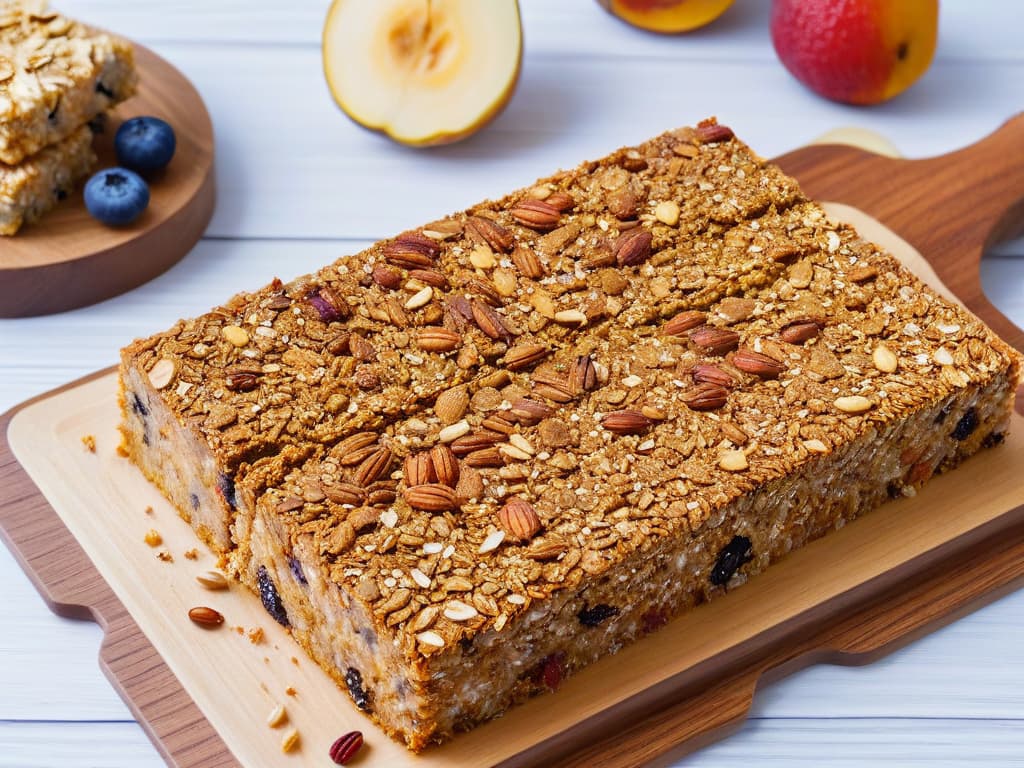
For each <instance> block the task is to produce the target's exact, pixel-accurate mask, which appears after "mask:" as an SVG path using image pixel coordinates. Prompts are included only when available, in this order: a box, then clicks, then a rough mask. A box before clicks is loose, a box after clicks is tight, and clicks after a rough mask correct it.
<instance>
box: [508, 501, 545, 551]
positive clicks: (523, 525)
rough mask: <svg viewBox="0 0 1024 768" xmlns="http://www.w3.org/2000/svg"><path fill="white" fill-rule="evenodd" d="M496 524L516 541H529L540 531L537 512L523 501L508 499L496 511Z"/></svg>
mask: <svg viewBox="0 0 1024 768" xmlns="http://www.w3.org/2000/svg"><path fill="white" fill-rule="evenodd" d="M498 524H499V525H501V527H502V528H504V529H505V532H506V533H508V535H509V537H510V538H512V539H514V540H518V541H529V540H530V539H532V538H533V537H534V536H536V535H537V533H538V531H540V529H541V523H540V518H539V517H538V516H537V510H535V509H534V508H533V505H532V504H530V502H528V501H524V500H523V499H510V500H509V501H508V502H506V503H505V506H503V507H502V508H501V509H500V510H499V511H498Z"/></svg>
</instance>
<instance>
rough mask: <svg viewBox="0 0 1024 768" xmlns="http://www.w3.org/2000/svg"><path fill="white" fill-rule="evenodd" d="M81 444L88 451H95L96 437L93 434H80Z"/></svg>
mask: <svg viewBox="0 0 1024 768" xmlns="http://www.w3.org/2000/svg"><path fill="white" fill-rule="evenodd" d="M82 445H83V446H85V450H87V451H88V452H89V453H96V438H95V437H94V436H93V435H82Z"/></svg>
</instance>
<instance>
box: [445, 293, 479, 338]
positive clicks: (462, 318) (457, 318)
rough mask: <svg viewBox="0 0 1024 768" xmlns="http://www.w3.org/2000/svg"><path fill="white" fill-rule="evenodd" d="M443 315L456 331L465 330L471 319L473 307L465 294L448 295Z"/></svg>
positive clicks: (472, 322)
mask: <svg viewBox="0 0 1024 768" xmlns="http://www.w3.org/2000/svg"><path fill="white" fill-rule="evenodd" d="M444 313H445V316H446V317H448V318H449V320H450V322H451V324H452V325H454V326H455V329H456V330H458V331H465V330H466V329H467V328H469V327H470V326H471V325H473V324H474V321H473V307H472V306H471V305H470V303H469V299H467V298H466V297H465V296H450V297H448V299H447V300H446V301H445V308H444Z"/></svg>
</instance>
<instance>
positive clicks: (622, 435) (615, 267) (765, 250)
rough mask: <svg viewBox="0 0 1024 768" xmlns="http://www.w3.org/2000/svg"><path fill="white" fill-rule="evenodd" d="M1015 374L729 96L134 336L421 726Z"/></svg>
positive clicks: (136, 400)
mask: <svg viewBox="0 0 1024 768" xmlns="http://www.w3.org/2000/svg"><path fill="white" fill-rule="evenodd" d="M1018 378H1019V356H1018V355H1017V354H1016V353H1015V352H1014V351H1013V350H1011V349H1010V348H1009V347H1008V346H1007V345H1005V344H1004V343H1003V342H1001V341H1000V340H999V339H998V338H996V337H995V336H994V335H993V334H992V333H991V331H989V330H988V329H987V328H986V327H985V326H984V324H982V323H981V322H980V321H979V320H978V319H977V318H975V317H974V316H973V315H971V314H970V313H969V312H967V311H965V310H964V309H962V308H961V307H959V306H956V305H954V304H951V303H949V302H947V301H946V300H944V299H942V298H941V297H940V296H938V295H937V294H935V293H934V292H933V291H931V290H930V289H929V288H928V287H926V286H925V285H923V284H922V283H921V282H920V281H919V280H917V279H916V278H915V277H914V276H913V275H911V274H910V273H908V272H907V270H906V269H905V268H903V267H902V266H901V265H900V264H899V263H898V262H897V261H896V260H895V259H893V258H892V257H891V256H889V255H888V254H886V253H884V252H882V251H881V250H880V249H878V248H877V247H876V246H874V245H872V244H870V243H867V242H865V241H863V240H862V239H861V238H860V237H859V236H858V235H857V233H856V232H855V231H854V230H853V229H851V228H850V227H848V226H844V225H842V224H838V223H836V222H833V221H830V220H829V218H828V217H827V216H826V215H825V213H824V212H823V211H822V210H821V208H820V207H819V206H818V205H817V204H815V203H813V202H811V201H808V200H807V199H806V198H805V197H804V196H803V195H802V194H801V192H800V190H799V188H798V187H797V185H796V183H795V182H794V181H793V180H792V179H789V178H788V177H786V176H785V175H784V174H782V173H781V172H780V171H779V170H778V169H777V168H775V167H774V166H772V165H771V164H769V163H766V162H765V161H763V160H762V159H760V158H759V157H757V156H756V155H755V154H754V153H752V152H751V151H750V150H749V149H748V148H747V147H746V146H745V145H744V144H743V143H742V142H740V141H739V140H738V139H736V138H735V137H734V136H733V134H732V131H731V130H729V129H728V128H726V127H725V126H721V125H719V124H717V123H716V122H715V121H713V120H711V121H705V122H704V123H701V124H700V125H698V126H697V127H696V128H683V129H680V130H677V131H672V132H670V133H667V134H664V135H662V136H659V137H657V138H655V139H652V140H651V141H649V142H645V143H644V144H642V145H640V146H638V147H634V148H627V149H622V150H619V151H617V152H614V153H612V154H611V155H609V156H608V157H606V158H603V159H602V160H599V161H595V162H589V163H584V164H583V165H581V166H580V167H578V168H576V169H574V170H571V171H563V172H560V173H557V174H555V175H553V176H550V177H548V178H546V179H542V180H540V181H538V182H537V183H536V184H535V185H533V186H532V187H530V188H528V189H523V190H519V191H517V192H515V193H513V194H511V195H509V196H507V197H505V198H503V199H501V200H498V201H486V202H484V203H482V204H480V205H478V206H475V207H473V208H471V209H469V210H467V211H465V212H462V213H459V214H455V215H453V216H450V217H447V218H445V219H442V220H440V221H437V222H434V223H432V224H429V225H426V226H424V227H422V228H420V229H417V230H415V231H413V232H407V233H403V234H402V235H399V236H398V237H396V238H393V239H391V240H387V241H383V242H381V243H378V244H376V245H374V246H372V247H370V248H369V249H367V250H366V251H363V252H361V253H359V254H355V255H353V256H349V257H346V258H343V259H340V260H338V261H337V262H335V263H334V264H332V265H329V266H328V267H325V268H324V269H323V270H321V271H319V272H317V273H316V274H314V275H307V276H304V277H301V278H298V279H296V280H293V281H292V282H290V283H287V284H286V283H281V282H280V281H275V282H274V283H273V284H271V285H270V286H267V287H266V288H264V289H261V290H260V291H257V292H256V293H252V294H240V295H238V296H236V297H235V298H234V299H232V300H231V301H230V302H229V303H228V304H226V305H225V306H224V307H220V308H218V309H216V310H214V311H213V312H211V313H209V314H207V315H204V316H202V317H200V318H196V319H194V320H187V321H181V322H180V323H179V324H177V325H176V326H175V327H174V328H172V329H171V330H170V331H168V332H166V333H163V334H158V335H156V336H154V337H151V338H149V339H146V340H140V341H137V342H135V343H134V344H133V345H132V346H130V347H128V348H127V349H126V350H125V351H124V353H123V358H122V388H123V390H122V399H123V404H124V411H125V422H124V426H123V432H124V435H125V447H126V450H127V452H128V454H129V455H130V457H131V458H132V459H133V460H134V461H136V463H138V464H139V465H140V466H141V467H142V468H143V470H144V471H145V472H146V474H147V475H148V476H149V477H150V478H151V479H153V480H154V481H156V482H157V483H158V484H159V485H160V487H161V488H162V489H163V490H164V492H165V493H166V494H167V495H168V496H169V497H170V498H171V499H172V501H174V502H175V504H176V505H177V506H178V507H179V509H181V511H182V513H183V515H185V516H186V518H187V519H190V520H192V521H193V525H194V526H195V527H196V528H197V530H199V532H200V534H201V535H203V536H204V538H205V539H206V540H207V541H208V542H209V543H211V545H213V546H214V547H215V548H216V549H217V550H218V551H219V552H220V553H221V554H222V555H223V556H224V557H225V559H226V560H227V562H229V564H230V565H231V567H232V569H233V570H234V572H235V573H236V575H237V576H238V577H239V578H240V579H241V580H242V581H243V582H244V583H246V584H247V585H248V586H250V587H251V588H252V589H253V590H254V591H256V592H257V593H258V594H259V595H260V596H261V599H262V600H263V604H264V606H265V607H267V610H268V611H269V612H270V614H271V615H272V616H273V617H274V618H275V619H276V620H277V621H279V622H281V623H282V624H284V625H286V626H289V627H290V629H291V631H292V633H293V635H294V636H295V637H296V639H297V640H298V641H299V642H300V643H301V644H302V645H303V646H304V647H305V648H306V649H307V650H308V651H309V653H310V654H311V656H312V657H313V658H314V659H316V660H317V662H318V663H319V664H321V666H323V667H324V669H325V670H326V671H327V672H328V673H329V674H331V675H333V676H334V677H335V679H336V680H337V681H338V683H339V685H341V686H343V687H344V688H346V689H347V690H348V692H349V693H350V695H351V696H352V699H353V701H354V703H355V705H356V706H357V707H358V708H360V709H362V710H364V711H366V712H368V713H370V714H371V715H372V716H373V717H374V718H375V719H376V721H377V722H378V723H379V724H380V725H381V726H382V727H383V728H384V729H385V730H386V731H387V732H388V733H390V734H391V735H393V736H394V737H396V738H398V739H401V740H403V741H404V742H405V743H406V744H407V745H408V746H409V747H410V748H412V749H415V750H419V749H423V748H425V747H426V746H428V745H429V744H431V743H434V742H437V741H442V740H444V739H446V738H449V737H450V736H451V735H452V734H453V733H455V732H457V731H459V730H463V729H466V728H469V727H472V726H473V725H474V724H476V723H478V722H481V721H483V720H486V719H488V718H492V717H495V716H498V715H500V714H501V713H502V712H504V711H505V710H506V709H507V708H508V707H509V706H511V705H513V704H515V703H516V702H519V701H521V700H523V699H524V698H526V697H528V696H531V695H534V694H536V693H539V692H542V691H545V690H552V689H554V688H557V686H558V684H559V682H560V681H561V680H562V679H563V678H564V677H565V676H566V675H569V674H571V673H572V672H574V671H576V670H578V669H580V668H581V667H583V666H585V665H587V664H589V663H591V662H592V661H594V660H595V659H597V658H600V657H601V656H603V655H606V654H608V653H613V652H615V651H616V650H617V649H618V648H620V647H622V646H623V645H624V644H626V643H629V642H632V641H633V640H635V639H637V638H639V637H641V636H642V635H644V634H645V633H647V632H650V631H653V630H655V629H657V628H658V627H659V626H661V625H662V624H664V623H665V622H667V621H668V620H670V619H671V618H672V617H674V616H676V615H678V614H679V613H681V612H683V611H685V610H687V609H689V608H691V607H693V606H694V605H697V604H699V603H701V602H703V601H705V600H708V599H711V598H713V597H715V596H716V595H719V594H722V593H723V592H725V591H727V590H728V589H732V588H735V587H737V586H739V585H740V584H742V583H743V582H744V581H746V579H748V578H749V577H751V576H753V575H755V574H756V573H759V572H760V571H762V570H763V569H764V568H766V567H768V566H769V565H770V564H771V563H772V562H774V561H776V560H777V559H779V558H780V557H783V556H784V555H785V554H786V553H788V552H790V551H791V550H793V549H795V548H797V547H800V546H802V545H803V544H804V543H805V542H807V541H810V540H812V539H814V538H817V537H819V536H822V535H824V534H826V533H828V532H829V531H831V530H835V529H837V528H840V527H842V526H843V525H844V524H845V523H846V522H848V521H850V520H852V519H854V518H856V517H857V516H859V515H861V514H863V513H865V512H868V511H870V510H871V509H873V508H875V507H877V506H879V505H880V504H882V503H883V502H884V501H885V500H887V499H890V498H896V497H899V496H904V495H912V494H914V493H915V492H916V491H917V489H918V488H920V486H921V485H922V484H923V483H925V482H926V481H927V480H928V478H930V477H931V476H932V475H933V474H935V473H936V472H942V471H946V470H948V469H951V468H953V467H954V466H956V465H957V464H958V463H960V462H961V461H962V460H963V459H965V458H966V457H968V456H970V455H971V454H973V453H975V452H976V451H977V450H979V449H980V448H983V447H990V446H994V445H998V444H999V443H1000V442H1001V441H1002V439H1003V437H1004V436H1005V434H1006V430H1007V428H1008V424H1009V418H1010V413H1011V411H1012V403H1013V396H1014V390H1015V388H1016V385H1017V381H1018ZM837 485H841V486H842V487H843V488H844V493H843V494H842V495H841V496H839V495H837V494H835V493H833V492H832V491H833V489H834V488H835V487H836V486H837Z"/></svg>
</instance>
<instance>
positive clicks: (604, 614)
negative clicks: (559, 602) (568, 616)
mask: <svg viewBox="0 0 1024 768" xmlns="http://www.w3.org/2000/svg"><path fill="white" fill-rule="evenodd" d="M618 613H619V609H618V608H616V607H615V606H613V605H606V604H605V603H599V604H598V605H595V606H594V607H593V608H587V607H586V606H584V608H583V610H582V611H580V612H579V613H577V614H576V617H577V618H578V619H579V620H580V624H582V625H583V626H585V627H596V626H598V625H600V624H601V622H603V621H605V620H606V619H610V618H611V617H612V616H616V615H618Z"/></svg>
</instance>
